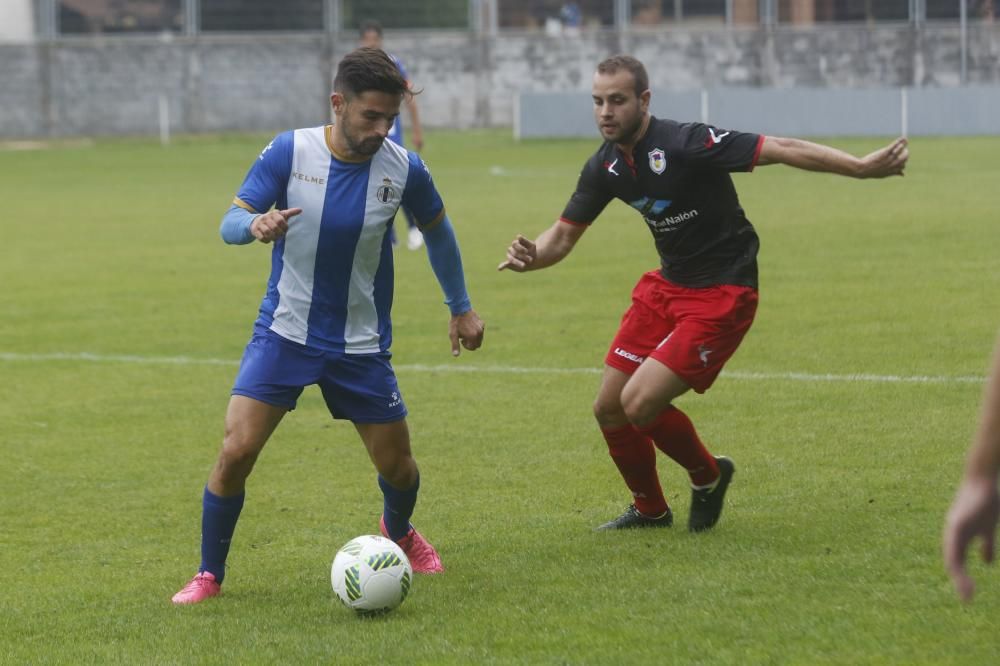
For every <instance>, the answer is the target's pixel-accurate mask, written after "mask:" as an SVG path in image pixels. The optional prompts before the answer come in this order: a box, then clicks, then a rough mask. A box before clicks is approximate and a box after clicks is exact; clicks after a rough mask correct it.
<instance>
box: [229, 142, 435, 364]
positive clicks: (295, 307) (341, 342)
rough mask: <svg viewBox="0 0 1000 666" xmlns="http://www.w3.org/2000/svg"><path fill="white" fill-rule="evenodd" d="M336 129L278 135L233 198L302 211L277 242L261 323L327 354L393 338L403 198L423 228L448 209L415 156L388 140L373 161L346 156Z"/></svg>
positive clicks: (365, 348)
mask: <svg viewBox="0 0 1000 666" xmlns="http://www.w3.org/2000/svg"><path fill="white" fill-rule="evenodd" d="M332 130H333V128H332V126H329V125H328V126H325V127H314V128H309V129H299V130H294V131H291V132H285V133H283V134H279V135H278V136H277V137H275V138H274V140H273V141H271V143H270V144H268V145H267V147H266V148H264V150H263V152H261V154H260V157H259V158H258V159H257V161H256V162H254V164H253V166H252V167H251V168H250V172H249V173H248V174H247V177H246V179H245V180H244V181H243V185H242V186H241V187H240V189H239V192H238V194H237V196H236V199H235V200H234V203H235V204H236V205H237V206H240V207H241V208H245V209H247V210H249V211H251V212H254V213H264V212H266V211H268V210H270V208H271V207H272V206H277V207H278V208H279V209H286V208H301V209H302V214H301V215H298V216H297V217H293V218H292V219H291V220H290V221H289V225H288V233H287V234H285V236H283V237H282V238H280V239H278V240H277V241H276V242H275V243H274V249H273V251H272V254H271V276H270V278H269V280H268V284H267V293H266V294H265V296H264V300H263V302H262V303H261V306H260V314H259V316H258V317H257V323H258V324H259V325H263V326H265V327H267V328H269V329H270V330H272V331H274V332H275V333H277V334H278V335H280V336H282V337H284V338H286V339H288V340H292V341H294V342H298V343H300V344H304V345H307V346H309V347H314V348H317V349H322V350H326V351H337V352H345V353H348V354H370V353H376V352H380V351H386V350H388V349H389V346H390V344H391V343H392V324H391V322H390V319H389V310H390V308H391V307H392V292H393V264H392V262H393V257H392V255H393V253H392V244H391V239H390V236H389V234H388V229H389V224H390V222H391V221H392V219H393V217H394V216H395V215H396V211H397V209H398V208H399V206H400V205H401V204H402V205H405V206H406V207H407V208H408V209H409V210H410V211H411V212H412V213H413V215H414V216H415V217H416V219H417V222H418V224H419V225H420V226H421V227H426V226H428V225H430V224H432V223H434V222H436V221H437V220H438V219H440V218H441V217H442V216H443V215H444V204H443V203H442V202H441V197H440V196H439V195H438V193H437V190H436V189H435V187H434V183H433V181H432V179H431V175H430V172H429V171H428V170H427V167H426V166H425V165H424V163H423V162H422V161H421V160H420V158H419V157H418V156H417V155H416V154H414V153H409V152H408V151H407V150H406V149H404V148H401V147H400V146H399V145H397V144H395V143H393V142H391V141H388V140H387V141H385V142H384V143H383V144H382V147H381V148H380V149H379V151H378V152H377V153H375V155H373V156H372V157H371V158H370V159H368V160H365V161H363V162H345V161H343V160H340V159H338V158H337V157H336V156H335V155H334V154H333V151H332V148H331V141H330V140H331V132H332Z"/></svg>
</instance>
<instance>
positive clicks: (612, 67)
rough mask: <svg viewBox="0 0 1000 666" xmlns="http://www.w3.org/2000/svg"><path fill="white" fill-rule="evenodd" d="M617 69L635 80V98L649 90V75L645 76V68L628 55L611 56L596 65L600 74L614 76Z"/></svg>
mask: <svg viewBox="0 0 1000 666" xmlns="http://www.w3.org/2000/svg"><path fill="white" fill-rule="evenodd" d="M619 69H624V70H626V71H627V72H629V73H630V74H631V75H632V78H633V79H634V80H635V94H636V97H638V96H639V95H641V94H642V93H644V92H646V91H647V90H649V75H648V74H646V68H645V66H643V64H642V63H641V62H639V60H638V59H636V58H633V57H632V56H630V55H613V56H611V57H610V58H606V59H604V60H602V61H601V62H600V64H598V65H597V71H598V73H600V74H614V73H615V72H617V71H618V70H619Z"/></svg>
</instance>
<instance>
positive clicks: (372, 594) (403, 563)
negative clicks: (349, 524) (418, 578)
mask: <svg viewBox="0 0 1000 666" xmlns="http://www.w3.org/2000/svg"><path fill="white" fill-rule="evenodd" d="M412 581H413V568H412V567H411V566H410V560H409V559H408V558H407V557H406V554H405V553H404V552H403V550H402V549H401V548H400V547H399V546H398V545H396V544H395V543H394V542H393V541H391V540H389V539H386V538H385V537H381V536H373V535H365V536H359V537H357V538H356V539H351V540H350V541H348V542H347V543H346V544H344V547H343V548H341V549H340V550H339V551H337V555H336V557H334V558H333V566H332V567H330V582H331V583H332V584H333V591H334V592H336V593H337V596H338V597H340V600H341V601H343V602H344V605H345V606H347V607H348V608H350V609H352V610H354V611H355V612H356V613H358V614H359V615H374V614H377V613H386V612H388V611H391V610H392V609H394V608H396V607H397V606H399V604H401V603H403V600H404V599H406V596H407V595H408V594H409V593H410V583H411V582H412Z"/></svg>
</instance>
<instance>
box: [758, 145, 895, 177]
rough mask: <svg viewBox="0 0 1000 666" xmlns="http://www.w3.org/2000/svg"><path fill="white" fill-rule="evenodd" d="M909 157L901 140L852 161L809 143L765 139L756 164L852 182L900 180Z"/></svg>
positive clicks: (839, 152) (842, 155) (843, 153)
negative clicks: (845, 179) (860, 179)
mask: <svg viewBox="0 0 1000 666" xmlns="http://www.w3.org/2000/svg"><path fill="white" fill-rule="evenodd" d="M909 157H910V151H909V149H908V148H907V141H906V139H905V138H902V137H900V138H898V139H896V140H895V141H893V142H892V143H890V144H889V145H888V146H884V147H882V148H879V149H878V150H876V151H874V152H872V153H869V154H868V155H865V156H864V157H855V156H854V155H851V154H850V153H845V152H844V151H842V150H838V149H836V148H833V147H831V146H824V145H822V144H819V143H813V142H811V141H804V140H802V139H787V138H781V137H773V136H768V137H765V138H764V143H763V145H762V146H761V149H760V155H759V156H758V158H757V164H758V165H759V166H766V165H768V164H787V165H788V166H793V167H796V168H798V169H805V170H807V171H821V172H825V173H836V174H839V175H841V176H851V177H852V178H886V177H888V176H902V175H903V170H904V169H905V168H906V161H907V160H908V159H909Z"/></svg>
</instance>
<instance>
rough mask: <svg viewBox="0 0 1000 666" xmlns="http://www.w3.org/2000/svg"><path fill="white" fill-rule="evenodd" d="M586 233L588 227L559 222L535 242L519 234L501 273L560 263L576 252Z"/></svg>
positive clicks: (536, 268) (519, 271) (523, 270)
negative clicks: (581, 237)
mask: <svg viewBox="0 0 1000 666" xmlns="http://www.w3.org/2000/svg"><path fill="white" fill-rule="evenodd" d="M586 230H587V227H586V225H582V224H570V223H569V222H564V221H562V220H558V221H556V223H555V224H553V225H552V226H551V227H549V228H548V229H546V230H545V231H543V232H542V234H541V235H540V236H539V237H538V238H536V239H535V240H534V241H530V240H528V239H527V238H525V237H524V236H522V235H521V234H518V235H517V237H516V238H514V241H513V242H512V243H511V244H510V247H508V248H507V258H506V259H504V260H503V261H501V262H500V265H499V266H497V270H498V271H502V270H504V269H508V270H512V271H514V272H516V273H524V272H525V271H537V270H539V269H542V268H547V267H549V266H551V265H553V264H556V263H559V262H560V261H562V260H563V258H564V257H565V256H566V255H567V254H569V253H570V252H571V251H572V250H573V248H574V247H575V246H576V242H577V241H578V240H580V236H582V235H583V232H584V231H586Z"/></svg>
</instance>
